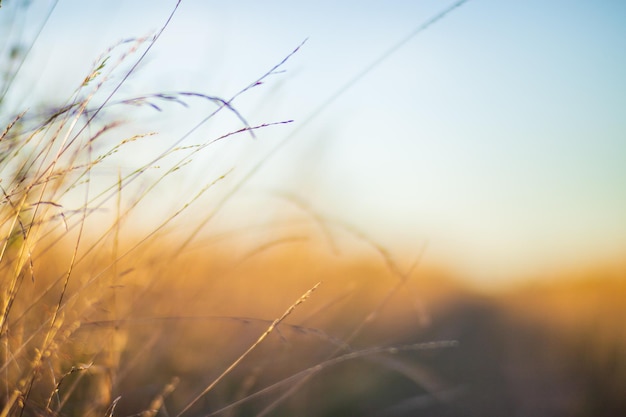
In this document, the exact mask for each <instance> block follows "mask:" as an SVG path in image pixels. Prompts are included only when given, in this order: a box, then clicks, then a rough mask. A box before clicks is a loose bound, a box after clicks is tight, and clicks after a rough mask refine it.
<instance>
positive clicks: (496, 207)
mask: <svg viewBox="0 0 626 417" xmlns="http://www.w3.org/2000/svg"><path fill="white" fill-rule="evenodd" d="M3 3H4V4H3V8H2V9H0V13H8V11H9V10H10V5H11V4H10V2H9V1H8V0H5V2H3ZM53 4H54V2H37V4H36V5H32V6H31V10H30V11H29V12H28V14H27V15H26V17H25V18H26V19H27V20H26V22H27V23H26V25H25V27H26V29H27V30H26V32H25V38H28V36H32V33H34V29H35V28H36V27H37V25H38V24H39V23H40V22H41V21H42V17H43V16H44V15H45V12H46V10H49V8H50V7H51V6H52V5H53ZM174 4H175V2H173V1H159V2H154V1H151V2H148V1H132V2H122V1H111V0H109V1H106V2H105V1H89V2H84V1H76V0H72V1H64V0H60V1H59V2H58V4H57V5H56V7H55V8H54V11H53V14H52V16H51V18H50V20H49V21H48V23H47V25H46V27H45V28H44V30H43V31H42V33H41V36H40V38H39V40H38V43H37V44H36V46H35V48H34V49H33V51H32V53H31V56H30V57H29V60H28V61H27V62H26V66H25V70H24V71H22V73H21V74H20V77H22V78H21V83H16V87H15V88H14V90H13V91H12V93H13V95H11V96H10V97H13V100H15V101H14V102H11V103H12V104H13V105H14V106H15V107H23V106H30V105H33V103H36V102H37V100H40V97H47V98H48V99H50V100H54V98H55V97H67V96H68V92H71V90H72V89H73V88H74V87H75V86H76V80H80V79H81V77H84V74H85V73H86V72H88V70H89V68H90V66H91V65H92V63H93V61H94V59H95V57H96V56H97V55H98V54H99V53H100V52H102V51H103V50H105V49H106V48H107V47H108V46H110V45H111V44H113V43H114V42H116V41H118V40H119V39H121V38H125V37H129V36H141V35H146V34H148V33H150V31H153V30H155V29H157V28H158V27H159V26H160V25H161V24H162V22H163V21H164V20H165V19H166V17H167V16H168V14H169V13H170V11H171V9H172V8H173V6H174ZM449 4H451V3H446V2H442V1H420V2H408V1H389V2H385V3H384V4H383V3H382V2H373V1H359V2H355V1H343V2H330V1H318V2H300V3H296V2H288V1H266V2H258V1H237V2H218V1H190V0H187V1H185V0H183V1H182V3H181V6H180V8H179V10H178V11H177V14H176V15H175V17H174V19H173V21H172V23H171V25H170V27H169V28H168V29H167V31H166V32H165V33H164V35H163V37H162V38H161V39H160V40H159V42H158V43H157V44H156V45H155V47H154V49H153V50H152V51H151V53H150V55H149V59H148V63H147V65H146V66H145V68H142V70H141V76H137V77H136V79H133V80H131V82H130V83H128V86H127V89H126V90H125V91H124V92H123V93H124V94H128V95H132V94H133V93H136V94H141V93H145V92H158V91H177V90H191V91H199V92H203V93H207V94H213V95H218V96H222V97H230V96H232V95H233V94H235V93H236V92H237V91H239V89H241V88H242V87H243V86H245V85H246V84H247V83H249V82H251V81H253V80H254V79H256V78H257V77H258V76H259V75H261V74H263V73H264V72H265V71H267V70H268V69H269V68H271V67H272V66H273V65H275V64H276V63H277V62H279V61H280V60H281V59H283V58H284V57H285V56H286V55H287V54H288V53H289V52H290V51H292V50H293V49H294V48H295V47H296V46H297V45H298V44H299V43H300V42H302V41H303V40H304V39H308V40H307V42H306V43H305V45H304V46H303V48H302V49H301V50H300V51H299V52H298V53H297V54H296V55H295V56H294V57H292V58H291V59H290V60H289V61H288V62H287V64H286V65H285V67H284V69H285V70H286V72H285V73H284V74H279V75H276V76H273V77H271V79H270V80H268V82H267V83H266V85H264V86H262V87H261V88H258V89H257V88H255V89H254V91H251V92H250V93H249V94H247V95H245V96H243V97H241V98H240V100H238V102H236V103H235V104H236V106H237V108H238V110H239V111H240V112H241V113H242V114H244V115H246V117H247V118H248V119H249V121H250V123H252V124H255V123H262V122H266V121H278V120H286V119H294V122H293V123H292V124H291V125H288V126H284V127H280V128H278V127H274V128H272V129H267V130H265V131H263V132H260V133H259V139H260V141H259V142H263V143H266V144H267V148H263V146H264V145H259V144H255V145H253V147H256V148H254V149H253V150H248V151H245V150H241V149H238V150H236V151H235V153H234V154H233V155H236V156H237V157H242V158H244V159H245V160H250V161H252V162H251V164H253V163H254V160H255V157H256V158H257V159H258V155H264V154H265V153H264V152H267V150H268V149H271V147H272V146H274V145H275V144H276V143H278V142H280V141H281V140H282V139H283V138H284V137H287V136H288V135H289V134H290V132H291V131H293V130H295V129H298V130H297V134H295V135H294V136H293V138H292V139H289V143H288V145H287V146H285V147H283V148H281V150H280V151H279V152H278V153H276V154H275V155H274V156H273V157H272V158H271V160H270V161H269V163H267V164H266V165H265V166H264V167H263V168H262V169H261V171H260V172H259V173H257V174H256V175H255V176H254V177H253V178H252V179H251V181H250V183H249V184H248V187H249V188H250V189H254V188H255V187H256V188H271V189H280V190H285V191H290V192H293V193H296V194H299V195H302V197H304V198H306V199H307V200H308V201H310V202H311V203H312V205H313V206H314V207H315V208H316V209H317V210H319V211H320V212H322V213H325V214H327V215H329V216H332V217H336V218H339V219H343V220H345V221H347V222H349V223H351V224H353V225H355V226H356V227H358V228H359V229H361V230H363V231H364V232H365V233H367V234H368V235H370V236H372V237H373V238H374V239H375V240H378V241H380V242H381V243H382V244H383V245H385V246H387V247H389V248H390V249H391V250H397V251H400V252H402V251H407V248H409V247H415V248H417V247H419V246H420V245H421V243H422V242H424V241H426V240H427V241H428V242H429V249H428V253H427V257H430V258H431V259H432V260H434V261H442V262H446V263H447V264H448V265H451V267H452V268H453V269H454V270H456V271H457V272H458V273H459V274H461V275H464V276H467V277H468V278H470V279H474V280H476V281H480V282H495V281H498V282H506V281H509V280H514V279H517V278H520V277H523V276H528V275H533V274H537V273H540V272H542V271H546V270H550V269H558V268H560V267H572V266H576V265H577V264H581V265H582V264H585V263H593V262H595V261H603V260H610V259H616V258H617V257H618V256H619V255H623V254H624V253H626V214H625V213H626V117H625V116H626V77H624V74H626V24H625V23H626V3H623V2H619V1H604V2H588V1H550V2H543V1H508V2H502V1H495V0H471V1H469V2H467V3H466V4H464V5H463V6H462V7H459V8H458V9H456V10H454V11H453V12H452V13H450V14H449V15H448V16H446V18H445V19H443V20H441V21H439V22H438V23H437V24H435V25H433V26H432V27H431V28H429V29H428V30H426V31H424V32H422V33H421V34H420V35H419V36H417V37H415V38H414V39H412V40H411V41H410V42H408V43H406V44H405V45H404V46H403V47H402V48H401V49H399V50H398V51H397V52H396V53H395V54H393V55H392V56H390V57H389V58H388V59H386V60H385V61H384V62H382V63H381V64H380V65H379V66H378V67H376V68H375V69H374V70H372V71H371V72H370V73H368V74H367V75H366V76H365V77H363V78H362V79H361V80H360V81H359V82H358V83H357V84H356V85H354V87H353V88H351V89H350V90H348V91H346V92H345V94H343V95H342V96H341V97H339V98H338V99H337V100H335V101H334V102H333V103H332V104H330V105H328V106H327V107H325V109H324V111H323V112H321V113H320V114H319V115H318V116H317V117H316V118H314V119H312V120H310V122H307V124H306V125H302V124H303V123H304V121H306V120H307V119H308V118H309V116H310V115H311V114H313V113H314V112H315V111H316V109H318V107H319V106H320V105H321V104H322V103H324V102H325V100H326V99H327V98H328V97H330V96H331V95H332V94H333V93H334V92H336V91H337V90H338V89H339V88H341V87H342V86H343V85H345V83H346V82H348V81H350V80H351V79H352V78H353V77H354V76H355V75H356V74H358V73H359V72H360V71H361V70H362V69H363V68H365V67H367V65H368V64H369V63H371V62H373V61H374V60H375V59H376V58H378V57H379V56H380V55H381V54H383V53H384V52H385V51H386V50H388V49H389V48H390V47H391V46H393V45H394V44H395V43H396V42H398V41H399V40H400V39H402V38H404V37H405V36H406V35H407V34H409V33H411V31H412V30H414V29H415V28H416V27H417V26H418V25H419V24H421V23H422V22H424V21H426V20H427V19H429V18H430V17H431V16H433V15H435V14H436V13H438V12H439V11H441V10H443V9H444V8H446V7H447V6H448V5H449ZM2 22H3V24H4V22H5V21H2ZM20 86H22V87H20ZM20 88H21V90H20ZM26 92H28V93H26ZM29 100H32V101H31V102H29ZM194 116H195V117H197V116H198V114H195V113H193V110H190V113H189V114H187V115H186V116H181V117H185V118H189V120H193V117H194ZM185 120H187V119H185ZM153 121H154V120H153ZM157 122H158V121H157ZM163 123H165V122H163ZM216 128H217V127H216ZM166 130H167V129H166ZM173 131H175V129H173ZM171 134H175V133H171ZM208 134H210V133H208ZM192 140H193V139H192ZM226 165H228V164H226ZM226 165H225V166H226ZM242 171H245V167H243V168H242ZM190 181H191V180H190Z"/></svg>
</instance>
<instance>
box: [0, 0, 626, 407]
mask: <svg viewBox="0 0 626 417" xmlns="http://www.w3.org/2000/svg"><path fill="white" fill-rule="evenodd" d="M461 3H462V2H458V4H461ZM446 13H447V12H446ZM433 22H434V21H433ZM431 23H432V22H431ZM429 24H430V23H429ZM166 27H167V23H165V24H164V26H163V28H162V30H165V28H166ZM426 27H427V26H426ZM162 30H161V31H160V32H158V33H157V34H156V35H155V36H154V37H149V38H143V39H136V40H130V41H126V42H123V43H121V44H120V45H117V46H115V47H113V48H111V50H109V51H106V53H105V54H104V55H103V56H102V57H101V58H99V59H97V60H96V62H95V64H94V68H93V70H92V71H91V72H90V73H89V74H86V76H85V77H84V79H82V80H78V81H77V85H78V87H77V90H76V91H75V92H74V94H72V95H71V96H70V97H69V98H68V99H67V100H66V101H65V102H64V103H62V104H61V105H59V106H57V107H55V108H53V109H52V110H49V111H47V112H44V113H42V114H39V115H36V114H31V113H28V112H24V113H18V114H16V115H15V116H12V117H10V118H8V119H7V125H6V128H5V129H4V131H3V133H2V135H1V138H0V180H1V181H0V190H1V191H2V204H0V238H1V240H0V274H1V276H2V280H1V283H0V314H1V316H0V357H1V358H2V362H1V367H0V372H1V375H2V377H1V378H0V417H5V416H136V415H140V416H142V417H147V416H172V415H178V416H180V415H184V416H187V415H320V416H321V415H416V414H419V413H420V412H423V413H424V414H427V415H441V416H457V415H459V416H460V415H463V416H471V415H476V416H478V415H509V414H513V413H514V412H516V413H518V414H520V415H533V416H543V415H545V416H555V415H594V416H596V415H622V414H624V412H623V411H624V410H625V409H626V406H625V405H624V402H623V400H622V399H621V396H620V392H619V388H620V387H623V385H624V383H626V379H625V378H626V369H625V368H624V366H625V360H624V357H623V353H622V352H624V348H625V347H626V336H625V334H624V327H623V323H622V320H621V318H622V317H624V314H625V313H624V310H623V307H622V305H623V303H622V299H623V296H624V295H625V294H624V292H625V288H624V284H623V283H624V280H623V278H624V276H623V268H618V270H617V272H616V273H615V274H617V275H616V277H617V278H616V279H614V280H605V279H600V280H597V281H595V282H593V285H591V286H589V284H580V285H579V286H574V285H569V286H568V285H561V286H556V287H553V288H547V287H542V288H538V289H531V290H528V291H519V292H516V293H514V294H513V295H507V296H502V298H498V299H494V298H493V297H492V296H490V297H485V296H479V295H477V294H476V293H473V292H471V291H469V290H467V289H465V288H463V287H462V286H461V285H459V284H458V283H456V282H455V281H454V280H453V279H451V278H450V277H449V276H448V275H447V274H446V273H445V270H444V269H438V268H435V267H432V266H431V267H426V266H424V265H422V264H421V255H422V250H418V253H417V254H416V259H413V260H396V259H394V257H393V255H392V254H390V253H388V251H387V250H386V249H385V248H383V247H381V246H379V245H377V244H376V243H375V242H372V241H371V240H369V239H368V238H367V236H366V235H365V234H363V233H362V232H361V231H358V230H354V229H352V228H350V227H349V226H347V225H344V224H341V223H340V222H336V221H334V220H332V219H329V218H326V217H325V216H323V215H321V214H320V213H316V212H315V211H314V210H312V209H311V208H310V206H309V205H308V204H307V203H306V202H305V201H303V200H302V199H300V198H299V197H298V196H293V195H284V194H283V195H279V196H278V197H279V200H281V201H282V202H284V203H285V205H288V206H290V207H291V208H293V207H296V209H297V210H298V213H299V215H298V216H297V217H294V218H288V219H286V220H285V219H284V217H283V214H282V212H281V213H279V215H278V216H276V217H277V218H279V220H280V221H278V222H276V221H274V222H272V221H270V222H266V223H259V224H249V223H244V224H243V227H242V228H241V229H240V230H235V231H233V233H232V234H228V233H224V232H223V231H221V230H220V231H217V230H213V229H212V228H211V226H212V225H214V224H215V223H216V219H218V220H219V215H220V214H222V213H223V212H224V211H225V210H227V205H228V203H229V202H230V201H231V199H232V198H233V197H234V196H236V195H238V193H239V192H240V191H241V189H242V184H244V183H245V182H246V181H247V179H248V178H249V176H250V175H252V174H253V173H254V172H255V170H256V169H257V167H258V165H257V166H256V167H252V168H251V170H250V171H248V172H249V174H247V175H244V176H243V177H239V178H237V179H236V180H235V181H231V182H228V180H229V178H230V175H231V171H230V170H228V169H225V170H224V171H221V172H214V173H212V175H211V176H209V177H208V178H205V179H204V182H203V183H200V184H195V188H191V189H185V193H184V194H182V195H181V194H177V193H176V191H177V190H174V189H172V188H168V187H172V184H176V182H175V181H176V180H177V179H180V178H181V177H180V176H178V175H180V173H181V172H183V173H184V172H185V170H187V169H191V167H193V163H194V161H195V160H196V159H199V158H201V157H202V156H203V154H204V153H207V152H208V151H211V150H213V147H214V146H215V144H216V143H219V144H222V143H229V142H230V141H233V140H235V139H240V138H241V137H245V139H246V140H249V141H250V143H254V142H253V141H252V138H254V137H255V134H254V132H255V131H258V130H259V129H267V128H280V126H277V127H272V126H274V125H281V124H285V123H289V121H276V122H271V123H264V124H261V125H250V124H249V123H248V122H247V119H246V117H245V116H246V115H242V114H240V113H239V112H238V111H237V109H236V105H235V104H236V103H235V100H236V99H239V98H240V96H243V95H245V93H246V92H248V91H249V90H250V89H252V88H259V86H260V85H262V84H263V82H264V81H265V80H266V79H267V78H268V77H270V76H273V75H275V74H276V73H277V72H279V70H280V69H281V68H282V66H284V65H285V63H286V62H287V61H288V59H289V58H290V57H291V56H292V55H293V54H294V53H296V51H297V50H298V49H297V48H296V50H294V51H293V52H292V53H291V54H288V55H287V56H286V58H285V60H284V61H282V62H280V63H278V64H277V65H276V66H275V67H274V68H271V69H269V70H268V71H267V73H265V74H263V75H261V76H260V77H259V78H258V79H256V80H253V81H252V82H251V83H250V84H249V85H248V86H245V87H244V88H242V90H241V91H240V92H239V93H238V94H236V95H234V96H233V97H231V98H230V99H222V98H219V97H214V96H211V95H209V94H204V93H194V92H177V93H176V92H175V93H167V94H165V93H156V94H148V95H143V96H141V97H135V98H128V97H121V98H118V96H119V90H120V87H121V86H122V85H123V84H124V83H125V82H127V80H128V79H129V76H130V75H131V74H133V73H134V72H135V69H136V68H138V65H139V63H141V61H142V59H143V57H144V56H145V55H146V54H147V53H148V52H149V50H150V48H151V47H152V45H153V44H154V43H155V42H156V41H157V40H158V38H159V36H160V33H161V32H162ZM419 30H420V31H421V30H423V28H422V29H419ZM416 33H417V32H416ZM18 68H19V66H18ZM7 79H8V80H12V79H13V78H12V77H7ZM9 82H10V81H9ZM2 91H4V92H5V91H6V88H3V89H2ZM191 99H200V100H203V101H205V102H207V103H210V104H212V105H213V106H214V109H213V111H212V112H210V113H209V115H208V116H207V117H206V118H204V119H203V120H201V122H200V123H199V124H197V125H195V126H191V127H190V129H189V131H188V134H186V135H183V136H182V137H178V138H174V139H173V140H171V141H170V142H168V143H167V144H165V146H163V147H162V148H158V149H156V150H155V151H154V152H153V153H152V154H150V156H149V157H148V158H147V160H143V161H141V160H140V159H137V160H136V161H135V160H133V161H134V162H133V163H134V164H135V165H132V166H128V165H124V164H123V163H122V161H123V162H125V163H126V162H128V159H119V156H120V155H126V154H128V155H135V154H136V153H137V150H138V149H152V146H153V143H155V142H148V141H150V140H152V139H154V137H153V133H152V132H150V131H149V130H147V131H142V132H132V133H129V132H128V131H127V130H125V126H124V122H125V119H124V118H123V117H121V114H120V113H117V112H116V111H115V110H114V109H116V108H120V106H121V107H122V108H124V109H129V108H130V109H132V110H133V111H135V110H136V109H139V110H141V109H142V108H144V107H148V108H151V109H154V110H158V111H163V112H166V109H165V106H167V105H168V104H170V105H171V104H184V105H188V102H187V101H188V100H191ZM139 110H137V111H139ZM3 111H6V110H5V109H3ZM226 112H228V113H230V114H231V115H234V116H235V118H236V119H237V120H238V121H239V123H240V126H239V127H238V128H237V129H234V130H229V131H225V132H219V133H216V134H214V135H213V136H212V137H211V138H209V139H203V141H201V142H191V143H190V142H186V141H188V140H189V137H190V136H191V135H192V134H193V133H194V132H195V131H197V129H198V128H199V127H200V126H202V125H203V124H204V123H206V122H207V121H209V120H213V118H215V117H218V116H219V115H221V114H224V113H226ZM219 157H220V155H219V154H218V155H217V156H215V158H219ZM130 159H133V158H130ZM261 163H264V162H261ZM265 163H266V162H265ZM156 165H159V166H160V168H158V169H156V168H154V167H155V166H156ZM172 178H174V181H170V180H171V179H172ZM163 192H165V193H168V194H170V193H171V195H172V196H174V197H173V198H172V200H173V208H172V209H171V210H170V211H169V212H166V214H165V215H161V216H159V217H156V216H155V217H154V220H153V222H151V223H149V224H150V227H149V228H148V229H147V230H146V229H145V228H138V227H134V226H133V223H134V222H135V221H136V220H137V219H142V220H145V218H146V217H148V214H149V213H150V211H151V210H152V209H151V205H154V204H155V201H159V199H158V197H160V195H161V193H163ZM161 200H162V199H161ZM200 204H202V208H203V209H202V210H196V211H194V209H195V208H196V207H197V206H198V205H200ZM205 207H208V209H205ZM159 213H161V211H160V212H159ZM192 213H193V215H192ZM198 213H202V214H201V215H198ZM355 248H356V249H355ZM601 275H606V274H605V273H602V274H601ZM320 281H321V283H320ZM585 282H587V283H588V282H590V281H585ZM314 289H315V293H314V294H312V291H313V290H314ZM305 300H306V303H304V301H305ZM562 335H563V337H561V336H562ZM457 342H458V343H457ZM571 378H575V380H572V379H571ZM540 384H544V385H545V387H544V388H545V389H544V390H543V391H542V392H537V391H533V388H534V387H536V386H538V385H540ZM620 401H621V402H620Z"/></svg>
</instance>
